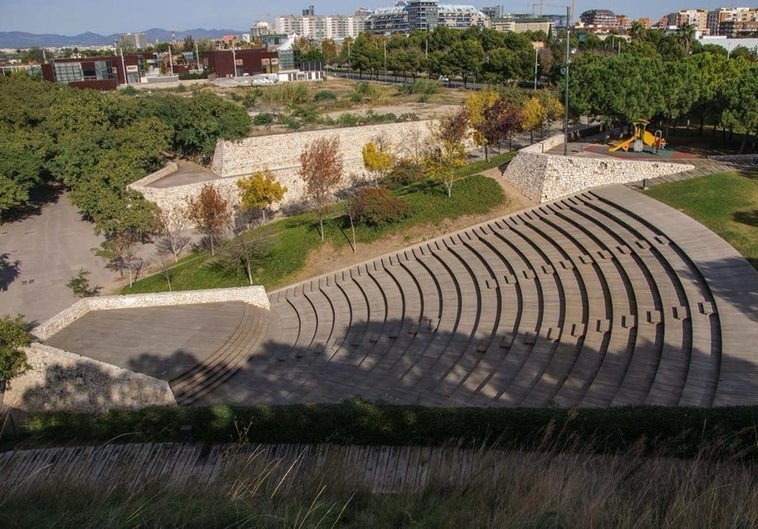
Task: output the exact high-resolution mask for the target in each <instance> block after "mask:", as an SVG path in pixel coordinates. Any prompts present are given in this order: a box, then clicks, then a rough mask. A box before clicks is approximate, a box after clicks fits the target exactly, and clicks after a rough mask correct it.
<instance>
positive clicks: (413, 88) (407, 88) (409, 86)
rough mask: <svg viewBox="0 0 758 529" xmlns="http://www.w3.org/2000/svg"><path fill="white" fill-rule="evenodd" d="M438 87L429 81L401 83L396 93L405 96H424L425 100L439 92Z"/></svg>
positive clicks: (418, 80)
mask: <svg viewBox="0 0 758 529" xmlns="http://www.w3.org/2000/svg"><path fill="white" fill-rule="evenodd" d="M439 90H440V86H439V84H438V83H435V82H432V81H429V80H427V79H417V80H416V81H415V82H413V83H403V84H401V85H399V86H398V87H397V91H398V92H400V93H401V94H405V95H413V94H420V95H425V96H426V97H427V98H428V97H429V96H430V95H433V94H436V93H437V92H439Z"/></svg>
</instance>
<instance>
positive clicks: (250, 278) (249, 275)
mask: <svg viewBox="0 0 758 529" xmlns="http://www.w3.org/2000/svg"><path fill="white" fill-rule="evenodd" d="M245 271H246V272H247V280H248V282H249V283H250V284H251V285H252V284H253V271H252V270H251V268H250V256H249V255H246V258H245Z"/></svg>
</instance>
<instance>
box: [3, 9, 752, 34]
mask: <svg viewBox="0 0 758 529" xmlns="http://www.w3.org/2000/svg"><path fill="white" fill-rule="evenodd" d="M395 1H396V0H387V1H382V0H347V1H345V0H343V1H337V0H325V1H318V0H278V1H276V2H271V1H262V0H223V1H218V0H215V1H214V0H178V1H177V0H162V1H161V0H157V1H156V0H118V1H116V0H0V31H26V32H29V33H55V34H60V35H77V34H80V33H84V32H87V31H91V32H93V33H100V34H102V35H110V34H112V33H126V32H136V31H144V30H146V29H150V28H155V27H157V28H163V29H167V30H174V31H181V30H185V29H194V28H204V29H222V28H223V29H235V30H240V31H243V30H247V29H248V28H249V27H250V25H251V24H252V23H253V22H255V21H257V20H269V21H271V22H273V20H274V18H275V17H277V16H280V15H287V14H296V15H299V14H301V12H302V10H303V9H304V8H306V7H307V6H308V5H309V4H313V5H314V6H315V9H316V14H317V15H335V14H343V15H347V14H351V13H353V12H354V11H355V9H357V8H359V7H367V8H369V9H371V8H376V7H386V6H390V5H393V4H394V3H395ZM691 1H692V3H687V0H631V1H627V2H624V3H623V4H622V5H623V7H618V6H619V3H618V2H614V1H612V0H575V4H574V6H575V7H574V16H573V19H574V20H577V19H578V18H579V14H581V13H582V12H583V11H586V10H588V9H611V10H612V11H614V12H615V13H616V14H624V15H627V16H629V17H631V18H632V19H636V18H640V17H649V18H650V19H652V20H654V21H656V20H658V18H660V17H661V16H662V15H664V14H666V13H670V12H672V11H678V10H680V9H694V8H704V9H713V8H715V7H720V6H724V5H726V6H733V7H737V6H744V7H755V6H756V1H757V0H742V1H740V2H739V3H736V4H729V3H726V2H725V1H724V0H691ZM440 3H451V4H469V5H474V6H476V7H482V6H495V5H502V6H503V8H504V10H505V11H506V12H510V13H525V12H526V13H528V12H531V11H532V8H531V2H529V1H528V0H519V1H517V2H515V1H507V0H500V1H498V0H471V1H466V0H447V1H445V0H441V1H440ZM566 3H567V2H566V0H547V1H545V4H556V5H560V4H563V5H565V4H566ZM543 12H544V13H565V8H560V7H548V6H547V5H545V6H544V7H543Z"/></svg>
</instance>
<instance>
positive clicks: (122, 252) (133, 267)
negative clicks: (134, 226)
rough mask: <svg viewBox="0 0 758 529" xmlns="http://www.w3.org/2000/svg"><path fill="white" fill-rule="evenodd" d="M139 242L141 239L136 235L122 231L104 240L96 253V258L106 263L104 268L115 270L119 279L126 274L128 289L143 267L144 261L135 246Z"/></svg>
mask: <svg viewBox="0 0 758 529" xmlns="http://www.w3.org/2000/svg"><path fill="white" fill-rule="evenodd" d="M140 241H141V237H140V235H139V234H138V233H136V232H134V231H122V232H118V233H116V234H114V235H112V236H111V237H109V238H108V239H106V241H105V242H104V243H103V244H102V245H101V247H100V248H99V249H98V250H97V252H96V253H97V255H98V256H100V257H102V258H103V259H105V260H106V261H108V264H107V265H106V266H107V267H108V268H110V269H111V270H116V271H117V272H118V273H119V275H120V276H121V277H124V272H127V274H128V276H129V287H130V288H131V287H132V286H133V285H134V282H135V281H136V280H137V277H138V276H139V273H140V271H141V270H142V268H143V267H144V266H145V260H144V259H143V258H142V257H140V256H138V255H137V244H138V243H139V242H140Z"/></svg>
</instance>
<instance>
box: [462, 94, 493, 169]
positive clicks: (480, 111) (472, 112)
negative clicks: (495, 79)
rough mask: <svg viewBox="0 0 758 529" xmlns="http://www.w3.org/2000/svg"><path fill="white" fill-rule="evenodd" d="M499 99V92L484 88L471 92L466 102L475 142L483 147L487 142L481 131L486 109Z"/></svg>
mask: <svg viewBox="0 0 758 529" xmlns="http://www.w3.org/2000/svg"><path fill="white" fill-rule="evenodd" d="M498 99H499V97H498V95H497V92H494V91H491V90H483V91H481V92H471V93H470V94H469V95H468V97H467V98H466V102H465V103H464V105H465V107H466V111H467V113H468V122H469V125H470V126H471V128H473V129H474V143H476V144H477V145H479V146H481V147H482V148H484V147H485V145H486V143H487V140H486V138H485V137H484V136H483V135H482V131H481V127H482V124H483V123H484V111H485V110H486V109H487V108H489V107H490V106H492V105H493V104H495V101H497V100H498ZM485 155H486V151H485Z"/></svg>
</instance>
